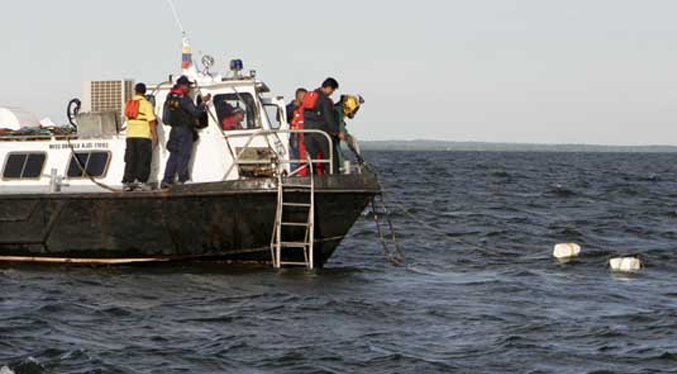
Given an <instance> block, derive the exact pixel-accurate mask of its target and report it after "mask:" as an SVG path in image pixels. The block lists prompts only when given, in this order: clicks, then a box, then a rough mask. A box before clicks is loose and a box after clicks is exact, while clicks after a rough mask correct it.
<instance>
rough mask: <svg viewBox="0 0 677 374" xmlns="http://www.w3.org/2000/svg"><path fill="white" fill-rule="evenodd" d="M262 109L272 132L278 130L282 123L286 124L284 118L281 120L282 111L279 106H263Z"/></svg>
mask: <svg viewBox="0 0 677 374" xmlns="http://www.w3.org/2000/svg"><path fill="white" fill-rule="evenodd" d="M263 109H265V111H266V116H267V117H268V122H269V123H270V127H271V128H272V129H273V130H277V129H280V128H281V127H282V124H283V122H282V121H284V122H287V119H286V118H282V110H281V109H280V107H279V106H277V105H275V104H264V105H263Z"/></svg>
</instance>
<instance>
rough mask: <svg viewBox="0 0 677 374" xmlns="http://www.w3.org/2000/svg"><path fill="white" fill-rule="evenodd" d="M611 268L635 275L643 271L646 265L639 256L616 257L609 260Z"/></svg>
mask: <svg viewBox="0 0 677 374" xmlns="http://www.w3.org/2000/svg"><path fill="white" fill-rule="evenodd" d="M609 267H610V268H611V270H613V271H617V272H622V273H633V272H638V271H640V270H642V268H643V267H644V264H643V263H642V259H641V258H639V256H630V257H616V258H612V259H611V260H609Z"/></svg>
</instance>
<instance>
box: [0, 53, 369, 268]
mask: <svg viewBox="0 0 677 374" xmlns="http://www.w3.org/2000/svg"><path fill="white" fill-rule="evenodd" d="M184 43H185V44H184V52H185V51H186V49H185V48H186V47H187V42H184ZM204 62H205V69H204V70H203V71H202V72H198V71H197V69H196V68H195V67H194V66H191V67H189V68H187V69H185V70H184V71H183V72H182V74H184V75H188V76H189V77H190V78H191V79H193V80H194V81H195V82H196V83H197V88H196V90H194V97H193V98H194V100H196V101H197V102H199V101H200V100H201V97H203V96H205V95H208V94H210V95H212V97H213V100H212V102H211V103H210V104H209V105H208V116H207V117H206V118H204V119H203V121H204V123H205V125H206V128H204V129H202V130H199V131H198V132H199V140H198V141H196V142H195V144H194V152H193V158H192V163H191V166H190V170H191V176H192V179H191V181H190V182H189V183H188V184H186V185H182V186H176V187H173V188H172V189H170V190H159V189H157V190H153V191H147V192H133V193H123V192H122V179H123V171H124V167H125V162H124V153H125V139H126V136H125V124H124V123H123V122H122V121H121V120H120V117H121V116H120V114H121V113H120V111H119V108H116V110H117V111H113V112H111V111H109V110H104V111H101V110H97V108H99V109H100V108H105V107H106V105H109V106H110V105H113V107H114V106H115V103H116V102H117V103H120V105H122V104H124V100H125V99H126V98H128V96H129V93H127V94H125V91H129V90H130V89H131V87H132V86H133V84H132V83H133V82H124V81H121V82H90V83H88V84H86V89H85V92H86V94H87V95H88V96H87V97H85V98H84V99H85V100H83V105H82V108H81V110H82V112H79V111H78V110H73V109H74V108H71V109H70V114H72V115H73V118H72V119H73V122H74V124H77V125H78V128H77V131H75V132H72V133H71V132H70V131H63V129H60V128H57V129H52V131H49V132H47V130H46V129H44V128H43V129H40V131H38V132H37V133H34V132H28V133H22V132H9V133H7V132H5V133H3V134H4V135H2V136H0V160H3V163H2V178H1V179H0V199H1V203H0V261H8V262H41V263H87V264H120V263H137V262H167V261H233V262H250V261H253V262H270V263H272V264H274V265H275V266H276V267H281V266H284V265H285V264H290V265H303V266H307V267H311V268H312V267H318V266H322V265H324V264H325V263H326V262H327V260H328V259H329V258H330V257H331V255H332V253H333V252H334V250H335V249H336V248H337V247H338V245H339V243H340V242H341V241H342V239H343V238H344V237H345V236H346V235H347V233H348V231H349V229H350V228H351V226H352V225H353V223H354V222H355V220H356V219H357V218H358V217H359V215H360V213H361V212H362V210H363V209H364V208H365V207H366V206H367V204H368V203H369V202H370V201H371V199H372V198H373V196H374V195H375V194H377V193H378V192H379V187H378V182H377V180H376V176H375V175H374V174H373V173H372V172H371V171H370V170H369V168H366V167H364V165H360V164H356V165H355V166H354V167H352V168H349V169H348V170H345V173H341V172H340V171H339V170H330V172H329V173H328V174H327V175H324V176H312V177H305V178H301V177H296V176H295V175H296V173H297V172H298V170H292V166H291V165H292V164H294V163H297V162H304V161H306V160H290V158H289V137H290V135H291V134H292V133H295V132H299V131H292V130H290V129H289V125H288V124H287V123H286V120H285V119H286V109H285V102H284V101H283V99H282V97H279V96H275V95H273V94H272V93H271V92H270V89H269V88H268V87H267V86H266V84H265V83H263V82H262V81H260V80H259V79H257V77H256V74H255V72H253V71H252V72H250V73H247V74H243V72H242V64H241V62H239V61H234V62H233V63H232V64H231V65H232V67H233V69H232V70H231V71H230V72H229V73H228V74H226V75H221V74H214V73H211V72H210V67H211V65H213V59H209V58H207V59H204ZM180 75H181V74H177V75H174V76H173V77H172V78H171V80H168V81H167V82H162V83H159V84H156V85H149V88H150V90H149V95H148V97H149V99H150V100H151V102H154V103H155V110H156V113H157V114H158V116H159V117H160V118H159V120H160V125H159V126H158V135H159V140H160V141H159V143H160V146H159V147H158V148H156V149H155V151H154V154H153V162H152V171H151V179H150V183H151V184H155V185H158V184H159V182H160V181H161V179H162V176H163V174H164V169H165V165H166V162H167V159H168V157H169V152H168V150H167V149H166V143H167V140H168V136H169V130H170V128H169V127H168V126H166V125H165V124H164V123H162V120H161V115H162V108H163V105H164V101H165V98H166V96H167V94H168V93H169V90H170V89H171V88H172V87H173V85H174V81H175V80H176V79H177V78H178V77H179V76H180ZM106 85H108V86H114V87H115V86H117V87H118V88H117V89H113V90H112V91H116V90H118V91H119V92H118V93H117V94H114V95H113V98H114V99H115V100H113V104H111V103H108V104H106V102H105V101H106V100H109V99H110V98H106V92H105V91H106V89H110V87H108V88H106ZM125 96H127V97H125ZM109 101H110V100H109ZM225 103H229V104H231V105H232V106H235V107H240V108H243V109H244V110H245V113H246V117H245V120H244V123H243V125H244V129H243V130H237V131H229V132H224V131H222V130H221V126H220V123H221V119H222V118H221V116H222V115H223V113H222V107H223V105H224V104H225ZM72 104H74V105H75V104H78V105H77V106H79V102H76V101H74V102H73V103H72ZM76 112H77V113H76ZM85 112H87V113H85ZM0 127H2V124H0ZM304 132H309V131H304ZM322 135H324V136H325V137H326V139H327V141H329V142H331V139H330V138H329V136H328V135H326V134H324V133H322ZM330 148H331V147H330ZM335 156H336V155H333V154H330V155H329V159H331V158H333V157H335ZM315 161H317V162H323V163H326V164H327V165H329V166H328V168H330V165H331V161H330V160H323V161H319V160H313V162H315ZM350 169H352V170H350Z"/></svg>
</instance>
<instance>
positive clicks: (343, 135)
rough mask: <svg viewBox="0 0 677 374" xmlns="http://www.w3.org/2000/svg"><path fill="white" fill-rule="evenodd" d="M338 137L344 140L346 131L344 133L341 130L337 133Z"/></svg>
mask: <svg viewBox="0 0 677 374" xmlns="http://www.w3.org/2000/svg"><path fill="white" fill-rule="evenodd" d="M338 138H339V139H341V140H343V141H345V140H346V133H344V132H343V131H341V132H340V133H339V134H338Z"/></svg>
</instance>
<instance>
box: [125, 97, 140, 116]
mask: <svg viewBox="0 0 677 374" xmlns="http://www.w3.org/2000/svg"><path fill="white" fill-rule="evenodd" d="M140 107H141V101H140V100H129V101H128V102H127V105H125V117H127V119H137V118H139V110H140V109H139V108H140Z"/></svg>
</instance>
